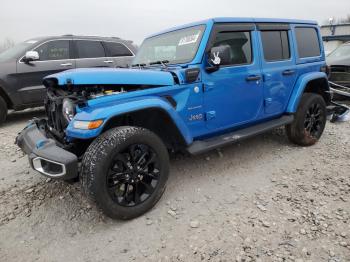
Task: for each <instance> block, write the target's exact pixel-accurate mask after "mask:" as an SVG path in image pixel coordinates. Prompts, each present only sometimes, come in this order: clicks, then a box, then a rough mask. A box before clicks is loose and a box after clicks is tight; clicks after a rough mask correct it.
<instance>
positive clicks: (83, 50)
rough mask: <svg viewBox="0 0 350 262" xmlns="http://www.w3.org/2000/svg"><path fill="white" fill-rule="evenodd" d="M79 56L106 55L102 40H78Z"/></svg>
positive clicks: (95, 56) (96, 56)
mask: <svg viewBox="0 0 350 262" xmlns="http://www.w3.org/2000/svg"><path fill="white" fill-rule="evenodd" d="M75 42H76V47H77V53H78V58H98V57H105V56H106V54H105V49H104V47H103V45H102V43H101V42H99V41H90V40H76V41H75Z"/></svg>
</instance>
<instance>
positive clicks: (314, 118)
mask: <svg viewBox="0 0 350 262" xmlns="http://www.w3.org/2000/svg"><path fill="white" fill-rule="evenodd" d="M326 114H327V112H326V103H325V101H324V99H323V98H322V96H320V95H318V94H314V93H304V94H303V96H302V98H301V101H300V105H299V108H298V110H297V112H296V114H295V119H294V121H293V123H291V124H290V125H287V126H286V131H287V136H288V138H289V140H290V141H291V142H293V143H295V144H297V145H301V146H311V145H313V144H315V143H316V142H317V141H318V140H319V139H320V137H321V135H322V133H323V131H324V128H325V126H326V120H327V115H326Z"/></svg>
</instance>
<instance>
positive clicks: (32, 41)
mask: <svg viewBox="0 0 350 262" xmlns="http://www.w3.org/2000/svg"><path fill="white" fill-rule="evenodd" d="M36 42H38V41H36V40H29V41H27V42H26V43H27V44H35V43H36Z"/></svg>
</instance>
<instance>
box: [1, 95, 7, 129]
mask: <svg viewBox="0 0 350 262" xmlns="http://www.w3.org/2000/svg"><path fill="white" fill-rule="evenodd" d="M6 117H7V104H6V101H5V100H4V99H3V98H2V97H1V96H0V125H1V124H3V123H4V122H5V120H6Z"/></svg>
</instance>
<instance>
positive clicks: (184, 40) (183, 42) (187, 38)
mask: <svg viewBox="0 0 350 262" xmlns="http://www.w3.org/2000/svg"><path fill="white" fill-rule="evenodd" d="M198 37H199V33H197V34H195V35H188V36H184V37H182V38H181V39H180V41H179V44H178V46H182V45H188V44H193V43H196V42H197V40H198Z"/></svg>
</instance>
